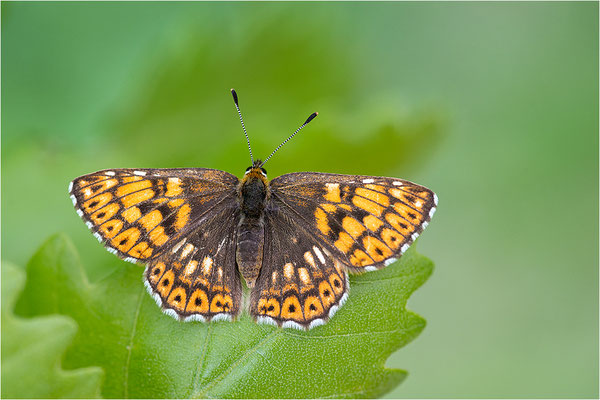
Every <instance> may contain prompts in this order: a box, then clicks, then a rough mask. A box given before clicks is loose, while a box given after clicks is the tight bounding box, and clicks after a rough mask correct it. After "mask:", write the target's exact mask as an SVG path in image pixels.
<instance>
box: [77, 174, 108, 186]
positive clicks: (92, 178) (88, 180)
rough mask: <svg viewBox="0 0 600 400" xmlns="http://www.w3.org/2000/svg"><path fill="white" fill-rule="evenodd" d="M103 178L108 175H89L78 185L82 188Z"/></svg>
mask: <svg viewBox="0 0 600 400" xmlns="http://www.w3.org/2000/svg"><path fill="white" fill-rule="evenodd" d="M101 179H106V176H104V175H102V176H88V177H87V178H85V179H82V180H80V181H79V182H78V185H79V187H80V188H82V187H84V186H87V185H91V184H92V183H94V182H98V181H99V180H101Z"/></svg>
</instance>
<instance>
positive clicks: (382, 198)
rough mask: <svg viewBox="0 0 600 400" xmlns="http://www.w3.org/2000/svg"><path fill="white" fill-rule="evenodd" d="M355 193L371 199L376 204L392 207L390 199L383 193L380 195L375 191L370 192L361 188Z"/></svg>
mask: <svg viewBox="0 0 600 400" xmlns="http://www.w3.org/2000/svg"><path fill="white" fill-rule="evenodd" d="M355 193H356V194H357V195H359V196H362V197H366V198H367V199H369V200H371V201H373V202H375V203H378V204H381V205H382V206H384V207H387V206H389V205H390V198H389V197H388V196H387V195H385V194H383V193H379V192H377V191H375V190H369V189H365V188H360V187H359V188H356V191H355Z"/></svg>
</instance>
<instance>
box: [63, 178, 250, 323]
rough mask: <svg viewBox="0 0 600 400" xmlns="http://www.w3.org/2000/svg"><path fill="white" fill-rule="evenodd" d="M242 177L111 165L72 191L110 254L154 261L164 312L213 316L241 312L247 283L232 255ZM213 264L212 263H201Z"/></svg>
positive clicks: (154, 282) (151, 273) (151, 271)
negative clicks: (242, 288)
mask: <svg viewBox="0 0 600 400" xmlns="http://www.w3.org/2000/svg"><path fill="white" fill-rule="evenodd" d="M238 182H239V180H238V179H237V178H236V177H235V176H234V175H231V174H229V173H227V172H223V171H218V170H214V169H203V168H190V169H135V170H134V169H113V170H104V171H99V172H95V173H93V174H89V175H84V176H81V177H79V178H77V179H75V180H74V181H73V182H71V185H70V187H69V192H70V194H71V199H72V200H73V204H74V206H75V209H76V210H77V213H78V214H79V215H80V216H81V218H82V219H83V220H84V221H85V223H86V225H87V226H88V227H89V228H90V230H92V232H93V233H94V236H96V238H98V240H99V241H100V242H102V243H103V244H104V245H105V246H106V248H107V249H108V250H109V251H110V252H112V253H114V254H117V255H118V256H119V257H121V258H123V259H125V260H127V261H131V262H143V263H146V264H148V268H147V270H146V277H147V280H148V282H147V286H148V288H149V291H150V293H151V294H152V295H153V296H154V297H155V298H156V299H157V301H158V300H160V301H159V302H160V304H161V306H162V307H163V309H164V310H165V312H166V313H168V314H169V315H172V316H175V317H178V318H191V319H194V318H195V319H211V318H214V317H217V316H218V315H220V317H217V318H227V317H231V316H235V315H236V314H237V313H238V312H239V309H240V303H241V284H240V281H239V277H238V276H237V270H236V268H235V258H234V257H233V258H232V257H231V256H230V255H231V254H235V241H234V240H233V238H234V237H235V229H236V227H237V220H238V218H239V217H238V215H237V209H238V201H237V197H236V196H237V195H236V189H237V185H238ZM207 263H210V264H211V267H210V268H208V267H205V268H203V266H205V265H207ZM215 274H217V275H215ZM221 275H222V276H221ZM203 293H204V294H203ZM204 296H206V297H204ZM219 296H220V297H219ZM227 296H229V297H227ZM198 298H200V299H201V300H205V301H208V302H209V304H208V308H205V306H206V305H207V304H205V303H203V302H202V301H201V300H200V301H198V300H197V299H198ZM190 301H191V303H190ZM198 302H199V304H196V303H198ZM212 302H214V306H213V304H212ZM217 303H220V304H221V305H220V306H219V305H218V304H217ZM192 304H193V306H192ZM194 316H196V317H194Z"/></svg>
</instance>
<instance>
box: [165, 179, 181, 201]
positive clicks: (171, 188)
mask: <svg viewBox="0 0 600 400" xmlns="http://www.w3.org/2000/svg"><path fill="white" fill-rule="evenodd" d="M182 192H183V189H182V188H181V179H179V178H169V182H167V192H166V193H165V196H167V197H175V196H179V195H180V194H181V193H182Z"/></svg>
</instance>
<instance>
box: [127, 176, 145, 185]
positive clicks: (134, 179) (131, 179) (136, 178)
mask: <svg viewBox="0 0 600 400" xmlns="http://www.w3.org/2000/svg"><path fill="white" fill-rule="evenodd" d="M142 179H144V178H142V177H141V176H138V175H132V176H126V177H124V178H123V182H125V183H129V182H137V181H141V180H142Z"/></svg>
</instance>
